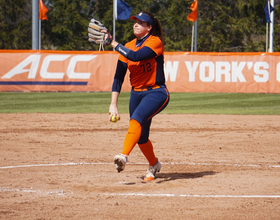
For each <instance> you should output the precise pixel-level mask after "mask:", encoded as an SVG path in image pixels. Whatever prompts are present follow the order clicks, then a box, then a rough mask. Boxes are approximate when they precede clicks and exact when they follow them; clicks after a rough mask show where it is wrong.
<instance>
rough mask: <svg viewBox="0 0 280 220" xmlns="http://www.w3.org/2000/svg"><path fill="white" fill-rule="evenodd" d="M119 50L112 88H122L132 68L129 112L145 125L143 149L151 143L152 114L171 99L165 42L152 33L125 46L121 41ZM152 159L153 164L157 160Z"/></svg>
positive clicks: (117, 90)
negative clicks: (165, 68)
mask: <svg viewBox="0 0 280 220" xmlns="http://www.w3.org/2000/svg"><path fill="white" fill-rule="evenodd" d="M115 49H116V51H118V52H119V53H120V54H121V55H120V56H119V59H118V64H117V69H116V73H115V77H114V82H113V86H112V91H113V92H120V91H121V86H122V83H123V81H124V77H125V74H126V72H127V69H128V70H129V72H130V75H129V77H130V83H131V86H132V89H131V96H130V102H129V113H130V119H131V121H134V120H135V121H137V122H138V123H139V124H140V125H141V134H140V137H139V140H138V141H137V142H138V144H139V146H140V148H141V144H145V143H150V141H149V132H150V125H151V121H152V117H153V116H155V115H156V114H158V113H159V112H161V111H162V110H163V109H164V108H165V107H166V106H167V104H168V102H169V92H168V90H167V88H166V85H165V76H164V68H163V63H164V54H163V44H162V41H161V40H160V39H159V38H158V37H156V36H153V35H150V34H148V35H147V36H146V37H144V38H143V39H141V40H138V39H137V38H136V39H134V40H132V41H130V42H128V43H126V44H125V46H123V45H121V44H118V46H117V47H116V48H115ZM132 119H133V120H132ZM136 125H137V123H136ZM132 130H133V129H132ZM129 132H130V130H129V131H128V133H129ZM131 150H132V149H131ZM141 150H142V149H141ZM142 151H143V150H142ZM129 153H130V151H129V152H123V154H125V155H128V154H129ZM143 153H144V152H143ZM154 158H155V157H154ZM148 160H149V159H148ZM149 162H150V164H151V165H153V164H152V163H153V162H151V161H149Z"/></svg>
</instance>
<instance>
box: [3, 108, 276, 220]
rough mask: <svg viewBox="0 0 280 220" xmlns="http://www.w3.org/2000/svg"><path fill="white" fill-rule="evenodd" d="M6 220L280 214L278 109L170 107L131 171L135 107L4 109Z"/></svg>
mask: <svg viewBox="0 0 280 220" xmlns="http://www.w3.org/2000/svg"><path fill="white" fill-rule="evenodd" d="M0 120H1V122H0V149H1V157H0V175H1V179H0V219H79V220H81V219H102V220H103V219H146V220H147V219H150V220H151V219H223V220H224V219H250V220H251V219H279V218H280V184H279V183H280V116H230V115H166V114H160V115H158V116H156V117H155V118H154V120H153V124H152V127H151V135H150V139H151V141H152V142H153V144H154V148H155V153H156V155H157V156H158V158H159V160H160V161H161V162H162V170H161V172H160V173H159V174H158V178H157V179H156V180H155V181H153V182H148V183H147V182H144V181H143V176H144V174H145V172H146V170H147V168H148V164H147V162H146V160H145V158H144V157H143V156H142V154H141V152H140V150H139V148H138V146H136V147H135V148H134V150H133V151H132V153H131V156H130V157H129V163H128V164H127V166H126V168H125V170H124V171H123V172H121V173H117V171H116V170H115V166H114V164H113V162H112V161H113V157H114V156H115V155H116V154H118V153H120V152H121V149H122V143H123V139H124V136H125V134H126V131H127V127H128V120H129V118H128V115H126V114H124V115H122V118H121V121H119V122H117V123H111V122H109V121H108V115H107V114H40V113H38V114H0Z"/></svg>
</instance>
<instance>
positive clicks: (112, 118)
mask: <svg viewBox="0 0 280 220" xmlns="http://www.w3.org/2000/svg"><path fill="white" fill-rule="evenodd" d="M118 120H119V117H118V116H116V120H115V121H114V115H113V116H112V117H111V119H110V121H111V122H117V121H118Z"/></svg>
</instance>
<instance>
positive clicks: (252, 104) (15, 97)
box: [0, 92, 280, 115]
mask: <svg viewBox="0 0 280 220" xmlns="http://www.w3.org/2000/svg"><path fill="white" fill-rule="evenodd" d="M129 96H130V93H129V92H123V93H121V94H120V97H119V103H118V107H119V112H120V113H128V103H129ZM170 97H171V98H170V103H169V105H168V106H167V108H166V109H165V110H164V111H163V113H168V114H232V115H234V114H242V115H249V114H251V115H279V114H280V94H248V93H171V94H170ZM0 100H1V104H0V113H36V112H40V113H108V110H109V105H110V101H111V93H110V92H90V93H88V92H42V93H37V92H34V93H21V92H2V93H0Z"/></svg>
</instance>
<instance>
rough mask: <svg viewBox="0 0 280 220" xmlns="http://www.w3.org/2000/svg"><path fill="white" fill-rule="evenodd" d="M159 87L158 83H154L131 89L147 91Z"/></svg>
mask: <svg viewBox="0 0 280 220" xmlns="http://www.w3.org/2000/svg"><path fill="white" fill-rule="evenodd" d="M158 88H160V86H159V85H154V86H148V87H142V88H133V87H132V89H133V90H134V91H135V92H143V91H148V90H151V89H158Z"/></svg>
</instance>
